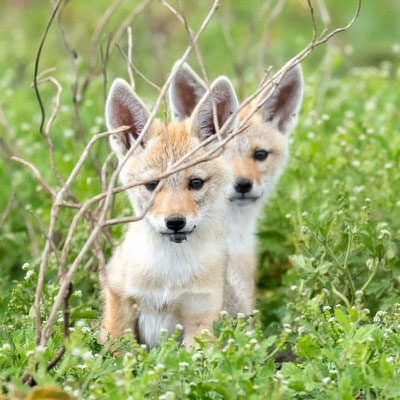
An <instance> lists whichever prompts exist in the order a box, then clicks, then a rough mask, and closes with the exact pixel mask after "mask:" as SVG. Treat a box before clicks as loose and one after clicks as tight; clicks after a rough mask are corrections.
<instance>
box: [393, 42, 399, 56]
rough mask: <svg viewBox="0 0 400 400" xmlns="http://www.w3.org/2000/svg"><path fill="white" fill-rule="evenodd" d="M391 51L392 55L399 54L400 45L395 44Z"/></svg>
mask: <svg viewBox="0 0 400 400" xmlns="http://www.w3.org/2000/svg"><path fill="white" fill-rule="evenodd" d="M392 51H393V53H395V54H399V53H400V43H395V44H394V45H393V46H392Z"/></svg>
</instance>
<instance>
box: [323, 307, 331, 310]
mask: <svg viewBox="0 0 400 400" xmlns="http://www.w3.org/2000/svg"><path fill="white" fill-rule="evenodd" d="M323 310H324V311H329V310H332V308H331V306H324V308H323Z"/></svg>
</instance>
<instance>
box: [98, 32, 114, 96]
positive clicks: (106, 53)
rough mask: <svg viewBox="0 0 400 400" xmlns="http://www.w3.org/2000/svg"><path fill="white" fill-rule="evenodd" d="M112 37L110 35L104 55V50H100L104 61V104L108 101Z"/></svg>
mask: <svg viewBox="0 0 400 400" xmlns="http://www.w3.org/2000/svg"><path fill="white" fill-rule="evenodd" d="M111 39H112V36H111V34H110V36H109V38H108V40H107V46H106V51H105V53H104V54H103V50H102V48H100V54H101V60H102V68H101V70H102V73H103V97H104V102H106V101H107V63H108V59H109V56H110V52H109V48H110V43H111Z"/></svg>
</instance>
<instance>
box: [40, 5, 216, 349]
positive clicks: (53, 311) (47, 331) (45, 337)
mask: <svg viewBox="0 0 400 400" xmlns="http://www.w3.org/2000/svg"><path fill="white" fill-rule="evenodd" d="M218 3H219V1H218V0H214V2H213V5H212V7H211V10H210V11H209V13H208V14H207V16H206V18H205V19H204V21H203V23H202V25H201V27H200V29H199V31H198V32H197V34H196V36H195V38H194V40H195V41H197V40H198V38H199V37H200V35H201V33H202V32H203V31H204V29H205V27H206V26H207V24H208V22H209V21H210V19H211V17H212V15H213V13H214V12H215V10H216V9H217V6H218ZM193 46H194V43H193V42H191V43H190V44H189V46H188V47H187V48H186V50H185V52H184V54H183V55H182V57H181V58H180V60H179V62H178V63H177V64H176V67H175V68H174V69H173V70H172V71H171V73H170V74H169V76H168V78H167V80H166V82H165V84H164V86H163V87H162V90H161V92H160V94H159V96H158V99H157V101H156V104H155V107H154V108H153V110H152V112H151V113H150V116H149V119H148V120H147V122H146V124H145V126H144V127H143V130H142V132H141V133H140V135H139V137H138V138H137V140H136V143H135V144H134V145H133V146H132V147H131V148H130V149H129V151H128V152H127V153H126V154H125V157H124V158H123V159H122V160H121V162H120V163H119V166H118V168H117V169H116V170H115V171H114V173H113V175H112V176H111V179H110V183H109V186H108V191H107V194H106V197H105V201H104V206H103V210H102V212H101V215H100V218H99V223H98V225H96V227H95V228H94V230H93V231H92V233H91V234H90V236H89V238H88V240H87V241H86V243H85V244H84V246H83V248H82V249H81V251H80V252H79V254H78V256H77V257H76V258H75V260H74V262H73V263H72V265H71V267H70V269H69V271H68V272H67V273H66V275H65V277H64V279H63V282H62V284H61V286H60V289H59V292H58V294H57V296H56V297H55V299H54V303H53V306H52V309H51V311H50V315H49V318H48V320H47V323H46V326H45V328H44V332H43V334H41V340H40V345H42V346H45V345H46V343H47V340H48V338H49V337H50V334H51V330H52V326H53V324H54V321H55V318H56V315H57V310H58V309H59V307H60V305H61V301H62V299H63V297H64V295H65V293H66V290H67V288H68V285H69V283H70V282H71V280H72V276H73V274H74V272H75V271H76V269H77V268H78V266H79V265H80V263H81V261H82V259H83V257H84V256H85V254H86V253H87V251H88V249H89V248H90V246H91V245H92V243H93V242H94V240H95V238H96V236H97V235H98V233H99V231H100V229H101V225H102V223H103V222H104V220H105V217H106V213H107V209H108V205H109V203H110V200H111V197H112V191H113V188H114V186H115V184H116V181H117V178H118V176H119V174H120V172H121V169H122V168H123V166H124V165H125V163H126V161H127V160H128V159H129V157H130V156H131V154H132V153H133V151H134V150H135V149H136V147H137V146H138V145H139V143H140V142H141V141H142V139H143V136H144V135H145V134H146V132H147V131H148V129H149V126H150V124H151V123H152V121H153V119H154V117H155V115H156V113H157V110H158V108H159V107H160V105H161V102H162V100H163V97H164V96H165V94H166V92H167V90H168V87H169V85H170V83H171V81H172V79H173V78H174V76H175V74H176V72H177V71H178V69H179V68H180V67H181V66H182V65H183V63H184V62H185V60H186V58H187V56H188V55H189V53H190V51H191V50H192V48H193ZM125 130H126V128H125ZM67 182H68V181H67ZM46 244H47V243H46ZM42 286H43V282H42ZM41 290H42V288H41ZM41 290H40V293H41ZM39 305H40V304H39Z"/></svg>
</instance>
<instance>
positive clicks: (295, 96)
mask: <svg viewBox="0 0 400 400" xmlns="http://www.w3.org/2000/svg"><path fill="white" fill-rule="evenodd" d="M264 95H265V94H264ZM302 101H303V73H302V71H301V67H300V64H297V65H296V66H295V67H293V68H292V69H290V70H289V71H288V72H287V73H286V74H285V75H284V76H283V78H282V80H281V81H280V82H279V85H278V86H277V87H276V89H275V90H274V92H273V93H272V95H271V97H270V98H269V99H268V100H267V101H266V102H265V104H264V106H263V107H262V109H261V112H262V115H263V119H264V121H265V122H268V123H271V124H273V126H274V127H275V128H276V129H278V130H279V131H280V132H281V133H283V134H289V133H290V132H291V131H292V130H293V129H294V127H295V126H296V124H297V118H298V114H299V111H300V107H301V103H302Z"/></svg>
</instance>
